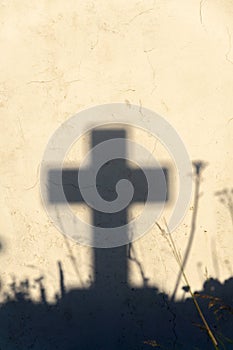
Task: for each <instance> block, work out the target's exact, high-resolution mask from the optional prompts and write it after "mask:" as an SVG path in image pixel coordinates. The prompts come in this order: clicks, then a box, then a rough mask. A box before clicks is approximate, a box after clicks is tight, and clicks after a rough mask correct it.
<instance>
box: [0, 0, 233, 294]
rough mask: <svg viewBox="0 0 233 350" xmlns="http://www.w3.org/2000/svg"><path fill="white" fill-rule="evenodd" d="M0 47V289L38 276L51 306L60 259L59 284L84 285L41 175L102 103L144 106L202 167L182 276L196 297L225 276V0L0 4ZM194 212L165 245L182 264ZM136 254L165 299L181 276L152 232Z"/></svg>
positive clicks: (228, 245) (83, 264)
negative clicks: (50, 211) (51, 146)
mask: <svg viewBox="0 0 233 350" xmlns="http://www.w3.org/2000/svg"><path fill="white" fill-rule="evenodd" d="M0 49H1V55H0V131H1V136H0V157H1V158H0V159H1V161H0V187H1V189H0V191H1V192H0V193H1V196H0V209H1V219H0V240H1V243H2V250H1V251H0V273H1V281H2V286H3V290H4V288H5V289H7V288H8V287H7V284H9V283H10V282H11V281H12V278H13V276H15V278H16V280H18V281H20V280H22V279H24V278H29V279H30V281H32V283H34V279H36V278H38V277H40V276H41V275H43V276H44V277H45V278H44V283H45V286H46V288H47V292H48V294H49V296H50V298H51V299H52V298H53V295H54V293H55V292H56V291H57V290H58V288H59V285H58V283H59V281H58V270H57V261H58V260H60V261H62V263H63V267H64V274H65V282H66V285H67V286H69V287H72V286H88V285H89V284H90V282H91V278H92V259H91V257H92V255H91V249H90V248H87V247H81V246H79V245H78V244H75V243H74V242H72V241H69V240H66V239H65V238H64V237H63V236H62V234H61V233H60V232H58V231H57V229H56V228H54V226H53V225H52V224H51V223H50V221H49V218H48V217H47V215H46V213H45V211H44V209H43V206H42V204H41V199H40V188H39V167H40V162H41V159H42V155H43V151H44V148H45V146H46V144H47V142H48V139H49V137H50V136H51V134H52V133H53V132H54V131H55V129H56V128H57V127H59V125H60V124H61V123H62V122H63V121H65V120H67V119H68V118H69V117H71V116H73V115H74V114H76V113H77V112H78V111H80V110H82V109H86V108H89V107H92V106H95V105H98V104H103V103H111V102H126V103H131V104H137V105H140V104H141V105H142V106H144V107H147V108H149V109H152V110H154V111H155V112H157V113H159V114H160V115H162V116H164V117H165V118H166V119H167V120H169V121H170V123H171V124H172V125H173V126H174V127H175V128H176V130H177V131H178V133H179V134H180V136H181V138H182V139H183V141H184V143H185V145H186V147H187V149H188V152H189V154H190V157H191V159H192V160H196V159H200V160H203V161H205V162H207V163H208V166H207V167H206V168H205V170H204V171H203V176H202V183H201V197H200V203H199V208H198V219H197V226H196V232H195V238H194V243H193V246H192V251H191V255H190V257H189V260H188V265H187V274H188V276H189V278H190V280H191V282H192V284H193V286H194V288H196V289H198V288H201V286H202V284H203V282H204V280H205V279H206V278H208V277H210V276H213V277H216V278H218V279H219V280H220V281H224V279H226V278H229V277H230V276H232V274H233V256H232V247H233V232H232V222H231V216H230V212H229V209H228V208H226V206H224V205H223V204H222V203H220V202H219V200H218V198H217V197H216V196H215V192H216V191H219V190H222V189H223V188H231V187H233V186H232V179H231V175H232V170H233V165H232V164H233V163H232V145H233V143H232V129H233V98H232V91H233V3H232V1H230V0H229V1H227V0H224V1H223V0H218V1H217V0H211V1H208V0H206V1H205V0H202V1H196V0H195V1H194V0H189V1H186V0H178V1H172V0H170V1H167V0H157V1H149V0H148V1H119V0H117V1H113V0H110V1H102V0H101V1H81V0H79V1H57V0H56V1H48V0H46V1H39V2H33V1H23V0H22V1H0ZM146 144H147V147H148V149H151V151H152V150H153V151H154V152H155V154H156V149H154V148H153V145H154V144H153V143H152V144H150V142H149V141H148V142H146ZM192 211H193V209H192V203H191V204H190V209H189V211H188V213H187V215H186V217H185V219H184V221H183V223H182V224H181V226H180V227H179V229H178V230H177V231H176V232H175V233H174V235H173V237H174V239H175V241H176V243H177V246H178V247H179V249H180V252H181V255H182V254H183V253H184V250H185V246H186V244H187V242H188V236H189V229H190V222H191V216H192ZM134 247H135V252H136V254H137V258H138V259H139V260H140V262H141V263H142V265H143V268H144V270H145V275H146V277H148V278H149V284H150V285H156V286H158V287H159V288H160V289H162V290H164V291H165V292H168V293H172V291H173V288H174V284H175V281H176V276H177V273H178V267H177V265H176V263H175V261H174V258H173V256H172V254H171V252H170V250H169V247H168V245H167V243H166V242H165V241H164V239H163V238H162V237H161V235H160V233H159V232H158V230H156V229H154V230H152V231H151V232H150V233H148V234H147V235H146V236H144V238H142V239H140V240H139V241H137V242H136V243H135V244H134ZM71 255H73V256H74V257H75V259H76V267H75V266H74V264H73V263H72V260H71V258H70V256H71ZM129 267H130V270H131V275H130V280H131V283H132V284H137V285H138V284H140V283H141V277H140V274H139V271H138V268H137V266H136V265H135V264H134V263H132V262H131V263H130V264H129ZM34 296H35V298H36V297H37V296H38V288H37V287H36V284H35V289H34Z"/></svg>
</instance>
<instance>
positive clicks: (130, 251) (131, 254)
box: [128, 243, 148, 287]
mask: <svg viewBox="0 0 233 350" xmlns="http://www.w3.org/2000/svg"><path fill="white" fill-rule="evenodd" d="M135 255H136V253H135V250H134V247H133V245H132V243H129V249H128V258H129V260H131V261H133V262H135V263H136V265H137V266H138V268H139V271H140V274H141V277H142V280H143V286H144V287H147V285H148V278H146V276H145V273H144V271H143V268H142V264H141V263H140V261H139V260H138V259H137V258H136V256H135Z"/></svg>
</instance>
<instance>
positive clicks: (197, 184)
mask: <svg viewBox="0 0 233 350" xmlns="http://www.w3.org/2000/svg"><path fill="white" fill-rule="evenodd" d="M193 166H194V170H195V190H194V203H193V215H192V221H191V229H190V235H189V240H188V244H187V247H186V251H185V254H184V258H183V262H182V269H183V270H184V268H185V266H186V264H187V261H188V257H189V254H190V251H191V247H192V244H193V239H194V234H195V230H196V220H197V212H198V204H199V191H200V182H201V173H202V171H203V169H204V168H205V166H206V164H205V163H204V162H202V161H197V162H193ZM181 277H182V270H180V271H179V274H178V277H177V280H176V284H175V288H174V291H173V294H172V297H171V300H172V301H174V299H175V296H176V293H177V289H178V287H179V283H180V280H181Z"/></svg>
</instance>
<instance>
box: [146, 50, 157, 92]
mask: <svg viewBox="0 0 233 350" xmlns="http://www.w3.org/2000/svg"><path fill="white" fill-rule="evenodd" d="M153 50H154V49H151V50H144V53H145V54H146V58H147V62H148V64H149V66H150V69H151V70H152V76H153V83H152V84H153V89H152V90H151V95H152V94H153V92H154V91H155V89H156V88H157V86H156V85H155V83H154V81H155V74H156V73H155V68H154V66H153V65H152V63H151V60H150V57H149V52H151V51H153Z"/></svg>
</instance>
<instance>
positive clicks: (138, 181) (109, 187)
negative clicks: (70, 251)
mask: <svg viewBox="0 0 233 350" xmlns="http://www.w3.org/2000/svg"><path fill="white" fill-rule="evenodd" d="M116 138H119V139H121V140H123V141H122V143H121V145H120V147H122V148H123V153H124V154H125V155H126V152H127V150H126V143H125V142H124V140H125V139H126V131H125V130H124V129H104V130H103V129H102V130H101V129H98V130H93V131H92V148H93V147H95V146H97V145H98V144H100V143H102V142H104V141H107V140H111V139H116ZM94 161H95V160H94V159H93V163H94ZM85 171H86V172H88V171H91V168H90V169H86V170H85ZM161 171H163V173H164V175H165V179H166V183H167V184H168V181H167V179H168V170H167V169H166V168H163V169H162V170H161V169H159V168H155V169H153V168H151V169H147V172H149V173H150V177H151V178H153V179H154V186H153V187H152V195H150V200H151V201H152V202H160V201H161V202H162V201H163V200H164V186H162V184H161V183H160V182H159V179H161V176H159V175H161ZM56 172H57V170H56V169H52V170H50V171H49V183H50V184H51V186H50V189H49V190H50V192H49V199H50V203H51V204H56V205H57V204H59V203H60V202H61V199H60V198H59V197H58V195H57V193H58V192H57V188H56V186H53V184H54V181H53V179H56V176H57V174H56ZM120 179H127V180H129V181H130V182H131V184H132V185H133V187H134V194H133V198H132V200H131V202H130V205H132V204H134V203H145V202H146V201H147V195H148V184H147V179H146V176H145V174H144V172H143V170H142V169H141V168H139V167H138V166H136V167H135V166H134V167H133V166H131V165H130V164H129V162H127V161H126V159H113V160H111V161H108V162H107V163H105V164H103V166H102V167H101V169H100V171H99V172H98V174H97V178H96V187H97V190H98V192H99V194H100V196H101V197H102V198H103V199H104V200H106V201H110V202H111V201H113V200H114V199H116V197H117V193H116V184H117V182H118V181H119V180H120ZM62 183H63V191H64V193H65V197H66V200H67V202H68V203H83V202H84V199H83V197H82V194H81V192H80V189H79V186H78V169H63V171H62ZM166 187H167V188H168V186H166ZM166 200H168V191H167V193H166ZM92 220H93V223H92V224H93V226H94V227H103V228H115V227H119V226H124V225H126V224H127V222H128V208H125V209H123V210H121V211H118V212H115V213H106V212H100V211H98V210H93V215H92ZM125 234H126V235H127V232H125ZM93 239H95V232H94V233H93ZM93 245H94V244H93ZM127 275H128V269H127V246H121V247H116V248H108V249H105V248H104V249H101V248H94V285H93V286H92V287H94V288H97V289H99V290H101V293H103V291H104V290H105V291H106V290H108V292H109V289H111V290H112V291H113V290H114V291H116V290H119V288H121V286H122V285H125V284H127V279H128V276H127Z"/></svg>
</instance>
